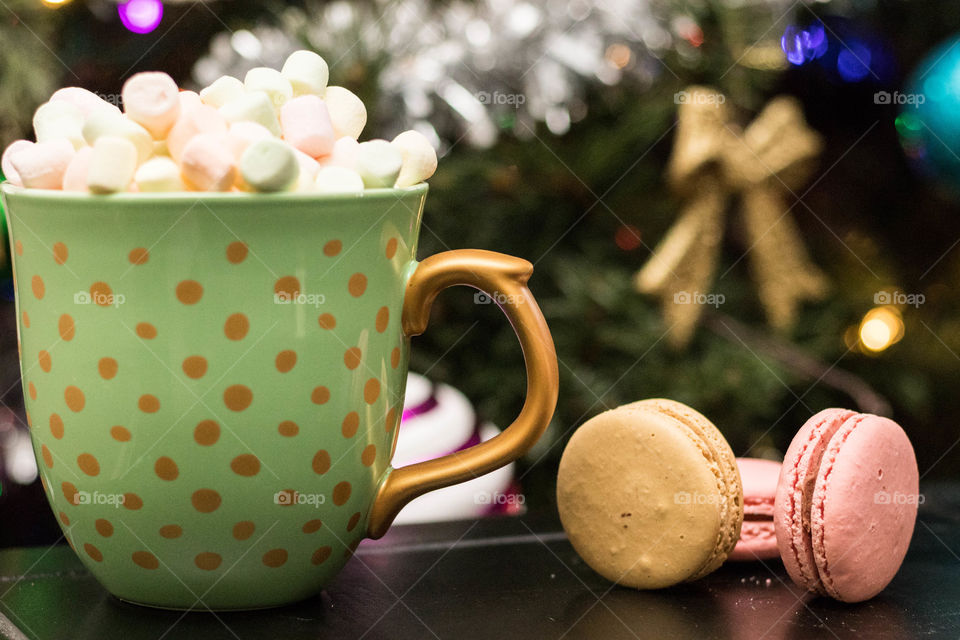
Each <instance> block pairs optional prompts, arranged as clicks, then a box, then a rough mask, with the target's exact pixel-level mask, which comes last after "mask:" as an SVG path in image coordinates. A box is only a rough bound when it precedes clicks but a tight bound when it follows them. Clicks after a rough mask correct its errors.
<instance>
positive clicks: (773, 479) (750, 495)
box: [727, 458, 781, 561]
mask: <svg viewBox="0 0 960 640" xmlns="http://www.w3.org/2000/svg"><path fill="white" fill-rule="evenodd" d="M737 467H738V468H739V469H740V480H741V482H742V483H743V518H744V519H743V527H741V529H740V539H739V540H738V541H737V546H736V547H734V549H733V551H732V552H730V555H729V556H728V558H727V559H728V560H737V561H739V560H767V559H771V558H777V557H779V556H780V550H779V549H778V548H777V538H776V533H775V531H774V527H773V504H774V500H775V498H776V495H777V481H778V479H779V477H780V469H781V465H780V463H779V462H774V461H773V460H761V459H759V458H737Z"/></svg>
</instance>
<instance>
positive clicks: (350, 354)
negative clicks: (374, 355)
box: [343, 347, 363, 371]
mask: <svg viewBox="0 0 960 640" xmlns="http://www.w3.org/2000/svg"><path fill="white" fill-rule="evenodd" d="M362 357H363V352H362V351H360V348H359V347H350V348H349V349H347V351H346V353H344V354H343V364H345V365H347V369H350V370H351V371H353V370H354V369H356V368H357V367H359V366H360V359H361V358H362Z"/></svg>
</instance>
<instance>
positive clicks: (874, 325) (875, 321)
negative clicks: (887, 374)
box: [859, 306, 904, 353]
mask: <svg viewBox="0 0 960 640" xmlns="http://www.w3.org/2000/svg"><path fill="white" fill-rule="evenodd" d="M859 333H860V344H861V345H863V347H864V349H865V350H867V351H868V352H873V353H879V352H881V351H884V350H886V349H888V348H890V347H891V346H893V345H894V344H896V343H898V342H900V340H901V339H902V338H903V333H904V324H903V317H902V316H901V315H900V311H899V310H897V308H896V307H891V306H882V307H874V308H873V309H870V311H868V312H867V313H866V314H865V315H864V316H863V320H861V321H860V331H859Z"/></svg>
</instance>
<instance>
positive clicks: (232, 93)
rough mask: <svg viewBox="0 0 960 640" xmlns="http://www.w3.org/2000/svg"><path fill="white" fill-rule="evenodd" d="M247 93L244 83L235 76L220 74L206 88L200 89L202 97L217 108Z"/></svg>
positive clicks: (205, 101) (206, 102)
mask: <svg viewBox="0 0 960 640" xmlns="http://www.w3.org/2000/svg"><path fill="white" fill-rule="evenodd" d="M244 93H246V89H244V88H243V83H242V82H240V81H239V80H237V79H236V78H234V77H233V76H220V77H219V78H217V79H216V80H214V81H213V83H212V84H211V85H210V86H209V87H207V88H206V89H201V90H200V99H201V100H203V103H204V104H208V105H210V106H211V107H214V108H215V109H219V108H220V107H222V106H223V105H225V104H227V103H228V102H230V101H231V100H236V99H237V98H239V97H240V96H242V95H243V94H244Z"/></svg>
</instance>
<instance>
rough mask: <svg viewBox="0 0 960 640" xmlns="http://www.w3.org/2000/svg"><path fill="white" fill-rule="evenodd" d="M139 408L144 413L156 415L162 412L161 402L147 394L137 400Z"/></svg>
mask: <svg viewBox="0 0 960 640" xmlns="http://www.w3.org/2000/svg"><path fill="white" fill-rule="evenodd" d="M137 406H138V407H140V411H143V412H144V413H156V412H157V411H159V410H160V400H159V399H157V396H155V395H151V394H149V393H145V394H143V395H142V396H140V399H139V400H137Z"/></svg>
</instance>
